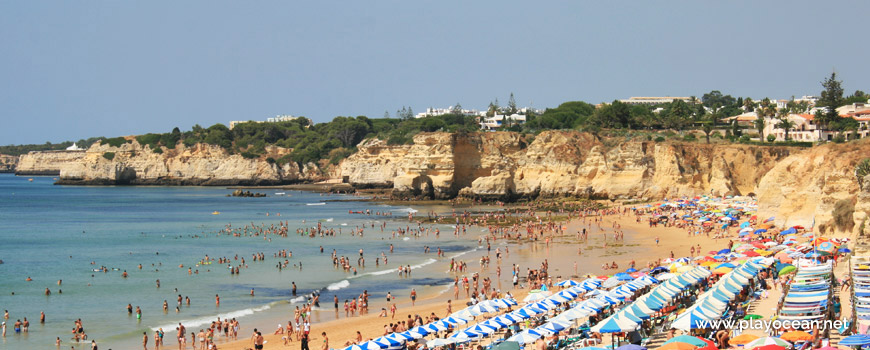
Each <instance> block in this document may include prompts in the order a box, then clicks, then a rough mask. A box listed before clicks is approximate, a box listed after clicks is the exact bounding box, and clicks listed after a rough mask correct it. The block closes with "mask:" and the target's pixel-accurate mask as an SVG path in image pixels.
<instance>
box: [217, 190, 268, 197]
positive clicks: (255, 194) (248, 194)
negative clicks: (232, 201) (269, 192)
mask: <svg viewBox="0 0 870 350" xmlns="http://www.w3.org/2000/svg"><path fill="white" fill-rule="evenodd" d="M227 197H246V198H261V197H266V194H265V193H259V192H251V191H242V190H235V191H233V193H231V194H228V195H227Z"/></svg>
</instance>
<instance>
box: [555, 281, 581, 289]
mask: <svg viewBox="0 0 870 350" xmlns="http://www.w3.org/2000/svg"><path fill="white" fill-rule="evenodd" d="M556 285H557V286H559V287H573V286H579V285H580V283H579V282H576V281H574V280H564V281H561V282H559V283H556Z"/></svg>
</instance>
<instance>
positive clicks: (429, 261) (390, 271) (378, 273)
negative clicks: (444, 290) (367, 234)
mask: <svg viewBox="0 0 870 350" xmlns="http://www.w3.org/2000/svg"><path fill="white" fill-rule="evenodd" d="M437 261H438V260H435V259H429V260H426V261H424V262H422V263H419V264H417V265H411V270H415V269H419V268H421V267H423V266H426V265H431V264H434V263H435V262H437ZM396 271H398V268H395V269H387V270H380V271H373V272H366V273H364V274H360V275H356V276H351V277H349V278H360V277H363V276H381V275H386V274H389V273H396Z"/></svg>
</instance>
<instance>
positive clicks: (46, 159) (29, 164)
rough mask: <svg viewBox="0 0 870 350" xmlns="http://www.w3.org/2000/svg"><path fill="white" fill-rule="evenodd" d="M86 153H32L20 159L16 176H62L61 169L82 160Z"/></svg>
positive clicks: (23, 155)
mask: <svg viewBox="0 0 870 350" xmlns="http://www.w3.org/2000/svg"><path fill="white" fill-rule="evenodd" d="M84 156H85V151H31V152H28V153H26V154H22V155H21V156H20V157H19V158H18V165H17V166H16V167H15V174H16V175H52V176H56V175H60V168H61V167H63V166H64V165H67V164H72V163H75V162H78V161H80V160H82V159H83V158H84Z"/></svg>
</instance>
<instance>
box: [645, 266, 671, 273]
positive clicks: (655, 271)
mask: <svg viewBox="0 0 870 350" xmlns="http://www.w3.org/2000/svg"><path fill="white" fill-rule="evenodd" d="M668 271H670V270H668V269H667V268H666V267H663V266H658V267H656V268H654V269H652V270H650V272H649V273H650V274H651V275H655V274H657V273H662V272H668Z"/></svg>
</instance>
